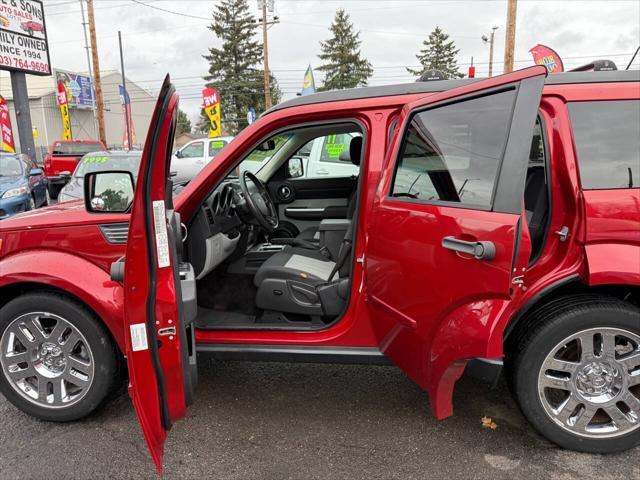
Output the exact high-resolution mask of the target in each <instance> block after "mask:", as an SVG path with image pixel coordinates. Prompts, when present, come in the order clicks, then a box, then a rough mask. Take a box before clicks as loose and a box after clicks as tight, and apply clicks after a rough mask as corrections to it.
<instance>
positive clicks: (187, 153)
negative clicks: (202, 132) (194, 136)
mask: <svg viewBox="0 0 640 480" xmlns="http://www.w3.org/2000/svg"><path fill="white" fill-rule="evenodd" d="M180 156H181V157H182V158H195V157H203V156H204V142H193V143H190V144H189V145H187V146H186V147H184V148H183V149H182V151H181V152H180Z"/></svg>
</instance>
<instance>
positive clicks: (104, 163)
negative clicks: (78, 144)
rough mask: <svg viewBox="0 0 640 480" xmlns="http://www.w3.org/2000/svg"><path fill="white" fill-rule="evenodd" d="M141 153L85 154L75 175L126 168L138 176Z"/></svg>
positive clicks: (80, 175) (81, 175) (82, 175)
mask: <svg viewBox="0 0 640 480" xmlns="http://www.w3.org/2000/svg"><path fill="white" fill-rule="evenodd" d="M140 157H141V154H140V153H138V154H137V155H135V154H132V155H104V154H102V155H93V154H89V155H85V156H84V157H82V160H80V163H78V166H77V167H76V171H75V173H74V174H73V176H74V177H80V178H81V177H84V176H85V175H86V174H87V173H89V172H104V171H107V170H126V171H128V172H131V173H132V174H133V176H134V177H137V176H138V170H139V168H140Z"/></svg>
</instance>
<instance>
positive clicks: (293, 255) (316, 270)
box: [253, 247, 336, 287]
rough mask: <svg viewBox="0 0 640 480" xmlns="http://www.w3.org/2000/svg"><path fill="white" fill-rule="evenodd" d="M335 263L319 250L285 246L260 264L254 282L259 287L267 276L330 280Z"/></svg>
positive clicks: (311, 281)
mask: <svg viewBox="0 0 640 480" xmlns="http://www.w3.org/2000/svg"><path fill="white" fill-rule="evenodd" d="M335 265H336V264H335V262H333V261H331V260H329V259H328V258H326V257H325V256H324V255H322V254H321V253H320V251H318V250H310V249H301V248H293V247H285V249H284V250H283V251H282V252H279V253H276V254H274V255H272V256H271V257H269V258H268V259H267V260H266V261H265V262H264V263H263V264H262V265H261V266H260V268H259V269H258V271H257V272H256V273H255V275H254V277H253V283H254V285H255V286H256V287H259V286H260V284H261V283H262V282H263V281H264V280H265V279H266V278H277V279H285V280H299V281H301V282H308V283H310V284H318V283H322V282H326V281H328V280H329V275H330V274H331V272H332V270H333V268H334V267H335Z"/></svg>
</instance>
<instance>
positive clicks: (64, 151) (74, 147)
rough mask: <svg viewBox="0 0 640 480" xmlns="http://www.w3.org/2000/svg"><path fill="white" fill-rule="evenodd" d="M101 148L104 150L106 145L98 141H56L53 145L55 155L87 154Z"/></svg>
mask: <svg viewBox="0 0 640 480" xmlns="http://www.w3.org/2000/svg"><path fill="white" fill-rule="evenodd" d="M100 150H104V147H103V146H102V145H101V144H100V143H98V142H68V143H56V144H55V145H54V146H53V154H54V155H86V154H87V153H91V152H99V151H100Z"/></svg>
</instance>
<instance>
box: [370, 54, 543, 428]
mask: <svg viewBox="0 0 640 480" xmlns="http://www.w3.org/2000/svg"><path fill="white" fill-rule="evenodd" d="M545 76H546V70H545V69H544V68H543V67H539V66H538V67H532V68H528V69H525V70H521V71H518V72H513V73H511V74H507V75H502V76H499V77H494V78H490V79H487V80H482V81H479V82H476V83H473V84H470V85H467V86H464V87H460V88H456V89H452V90H449V91H445V92H442V93H439V94H436V95H432V96H430V97H428V98H426V99H422V100H418V101H416V102H414V103H411V104H408V105H406V106H405V107H404V109H403V112H402V115H401V118H400V121H399V125H400V128H399V130H398V134H397V135H396V138H395V140H394V142H393V145H392V148H391V152H390V158H389V159H388V162H387V166H386V170H385V172H384V177H383V183H384V185H383V189H381V190H380V192H379V193H378V199H377V200H376V202H375V203H374V207H373V210H372V216H371V223H370V225H371V227H370V228H369V231H368V238H369V243H368V245H367V258H366V272H367V297H368V300H369V304H370V305H371V310H370V315H371V317H372V320H373V327H374V330H375V332H376V335H377V337H378V340H379V343H380V349H381V351H382V352H383V353H384V354H385V355H387V356H388V357H389V358H390V359H391V360H392V361H393V362H394V363H395V364H396V365H398V366H399V367H400V368H401V369H402V370H404V371H405V372H406V373H407V375H408V376H409V377H411V378H412V379H413V380H414V381H416V382H417V383H418V384H419V385H420V386H422V387H423V388H424V389H425V390H427V391H428V392H429V395H430V399H431V406H432V408H433V410H434V413H435V415H436V416H437V417H438V418H444V417H446V416H448V415H450V414H451V413H452V410H451V394H452V391H453V384H454V383H455V380H457V378H458V377H459V375H461V373H462V369H464V365H465V363H466V362H465V361H466V360H467V359H469V358H473V357H487V356H491V355H492V352H491V351H490V350H489V349H488V347H487V345H488V344H489V342H488V339H489V338H490V337H491V334H492V333H493V327H494V323H492V321H493V320H495V319H496V318H498V317H499V316H500V314H501V312H503V311H504V308H505V307H506V305H507V304H508V302H509V300H510V298H512V296H513V295H518V294H519V293H520V289H519V288H518V287H519V286H521V285H522V276H523V275H524V273H525V272H524V268H523V267H526V265H527V260H528V257H529V252H530V249H531V244H530V241H529V236H528V230H527V226H526V215H524V211H523V192H524V185H525V176H526V174H527V166H528V158H529V150H530V148H531V142H532V135H533V128H534V124H535V119H536V114H537V111H538V107H539V104H540V98H541V94H542V88H543V84H544V78H545ZM500 340H501V339H500ZM500 346H501V343H500ZM494 355H499V353H495V354H494Z"/></svg>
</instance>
